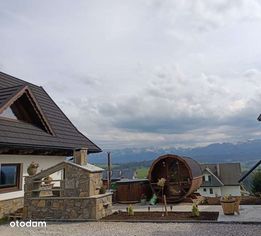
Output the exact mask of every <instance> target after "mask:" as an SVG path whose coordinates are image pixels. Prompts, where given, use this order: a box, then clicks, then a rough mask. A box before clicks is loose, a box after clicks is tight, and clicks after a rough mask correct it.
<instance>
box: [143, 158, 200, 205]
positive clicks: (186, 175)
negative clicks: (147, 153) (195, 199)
mask: <svg viewBox="0 0 261 236" xmlns="http://www.w3.org/2000/svg"><path fill="white" fill-rule="evenodd" d="M161 178H164V179H165V180H166V182H165V185H164V188H163V189H162V188H161V187H160V186H158V184H157V183H158V180H159V179H161ZM148 179H149V181H150V184H151V188H152V190H153V192H154V193H155V194H156V195H157V197H158V198H159V199H160V200H162V190H163V194H164V195H166V199H167V202H168V203H174V202H180V201H182V200H183V199H184V198H186V197H187V196H189V195H190V194H191V193H193V192H195V191H196V190H197V189H198V188H199V187H200V185H201V183H202V171H201V168H200V165H199V164H198V163H197V162H196V161H195V160H193V159H191V158H189V157H180V156H177V155H173V154H166V155H163V156H160V157H158V158H157V159H156V160H155V161H154V162H153V163H152V165H151V167H150V170H149V173H148Z"/></svg>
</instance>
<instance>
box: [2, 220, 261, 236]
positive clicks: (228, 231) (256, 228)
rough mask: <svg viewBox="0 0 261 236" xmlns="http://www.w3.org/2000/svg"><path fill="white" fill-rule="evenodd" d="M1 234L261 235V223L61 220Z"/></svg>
mask: <svg viewBox="0 0 261 236" xmlns="http://www.w3.org/2000/svg"><path fill="white" fill-rule="evenodd" d="M0 235H1V236H28V235H29V236H35V235H37V236H38V235H39V236H43V235H44V236H47V235H48V236H67V235H68V236H85V235H90V236H108V235H110V236H111V235H113V236H114V235H115V236H126V235H133V236H134V235H137V236H138V235H142V236H147V235H152V236H172V235H175V236H184V235H189V236H194V235H197V236H208V235H211V236H216V235H217V236H219V235H220V236H221V235H222V236H248V235H249V236H260V235H261V224H260V225H243V224H188V223H184V224H176V223H165V224H155V223H154V224H153V223H112V222H92V223H60V224H51V223H48V224H47V228H11V227H10V226H9V225H2V226H0Z"/></svg>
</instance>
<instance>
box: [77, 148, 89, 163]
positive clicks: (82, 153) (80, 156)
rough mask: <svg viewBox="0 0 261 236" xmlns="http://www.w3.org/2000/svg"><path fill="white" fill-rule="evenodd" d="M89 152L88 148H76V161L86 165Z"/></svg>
mask: <svg viewBox="0 0 261 236" xmlns="http://www.w3.org/2000/svg"><path fill="white" fill-rule="evenodd" d="M87 154H88V148H79V149H75V150H74V152H73V156H74V163H75V164H78V165H81V166H83V165H86V164H87V158H88V156H87Z"/></svg>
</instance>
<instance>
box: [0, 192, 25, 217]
mask: <svg viewBox="0 0 261 236" xmlns="http://www.w3.org/2000/svg"><path fill="white" fill-rule="evenodd" d="M23 206H24V198H23V197H21V198H14V199H10V200H4V201H0V219H1V218H3V217H4V216H5V215H7V214H10V213H14V212H15V211H16V210H17V209H19V208H22V207H23Z"/></svg>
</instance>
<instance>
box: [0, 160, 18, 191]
mask: <svg viewBox="0 0 261 236" xmlns="http://www.w3.org/2000/svg"><path fill="white" fill-rule="evenodd" d="M20 180H21V164H0V192H9V191H15V190H18V189H20V185H21V184H20Z"/></svg>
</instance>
